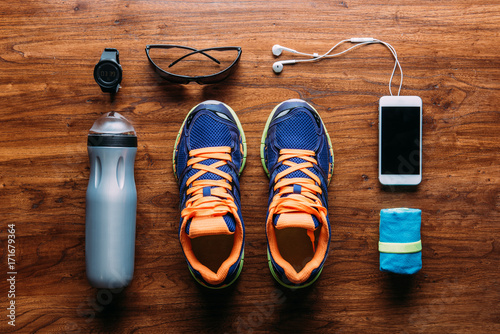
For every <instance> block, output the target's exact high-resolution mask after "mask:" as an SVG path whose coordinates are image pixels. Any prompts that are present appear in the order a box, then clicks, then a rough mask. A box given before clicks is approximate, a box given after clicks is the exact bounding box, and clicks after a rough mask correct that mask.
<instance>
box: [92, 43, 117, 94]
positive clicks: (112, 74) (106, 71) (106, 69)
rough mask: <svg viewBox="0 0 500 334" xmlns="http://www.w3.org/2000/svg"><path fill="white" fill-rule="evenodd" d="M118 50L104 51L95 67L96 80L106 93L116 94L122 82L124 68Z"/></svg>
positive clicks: (107, 49)
mask: <svg viewBox="0 0 500 334" xmlns="http://www.w3.org/2000/svg"><path fill="white" fill-rule="evenodd" d="M118 56H119V53H118V50H117V49H109V48H106V49H104V52H103V53H102V55H101V60H99V62H98V63H97V65H96V66H95V67H94V79H95V81H96V82H97V84H98V85H99V86H100V87H101V89H102V91H103V92H105V93H116V92H118V89H119V88H120V83H121V82H122V66H121V65H120V59H119V57H118Z"/></svg>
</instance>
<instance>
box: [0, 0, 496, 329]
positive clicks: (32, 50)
mask: <svg viewBox="0 0 500 334" xmlns="http://www.w3.org/2000/svg"><path fill="white" fill-rule="evenodd" d="M0 13H1V19H0V101H1V112H0V133H1V136H2V139H1V143H0V208H1V211H0V214H1V216H0V217H1V224H0V231H1V234H0V236H1V238H0V244H1V247H0V249H1V254H0V258H1V259H0V261H1V268H2V272H1V273H0V277H2V279H1V280H0V281H1V283H0V293H1V295H2V296H1V300H2V302H1V306H2V307H1V309H2V310H3V311H0V313H1V316H0V319H1V320H0V332H6V331H12V330H13V329H14V330H17V331H18V332H20V333H32V332H40V333H46V332H48V333H51V332H80V333H86V332H116V333H124V332H137V333H148V332H149V333H160V332H169V333H182V332H201V333H205V332H207V333H225V332H228V333H230V332H247V333H260V332H273V333H275V332H276V333H278V332H320V333H326V332H332V333H366V332H372V333H387V332H390V333H393V332H398V333H498V332H499V331H500V279H499V268H500V239H499V238H500V225H499V224H500V212H499V209H500V201H499V200H500V197H499V196H500V195H499V183H500V167H499V158H498V152H499V148H500V126H499V124H500V111H499V110H500V109H499V105H500V94H499V93H500V60H499V54H500V49H499V46H498V45H500V35H499V22H500V5H499V3H498V1H490V0H478V1H475V2H471V1H465V0H453V1H449V0H445V1H440V2H436V1H430V0H423V1H419V2H415V1H399V2H394V1H374V0H367V1H363V2H360V1H349V0H347V1H327V0H316V1H314V0H313V1H307V2H304V1H299V0H289V1H283V2H281V1H259V0H252V1H208V0H205V1H204V0H199V1H189V0H185V1H119V0H112V1H89V0H81V1H60V0H52V1H49V0H44V1H42V0H38V1H29V0H25V1H21V0H13V1H8V2H7V1H3V2H1V3H0ZM360 36H371V37H376V38H379V39H381V40H384V41H387V42H389V43H391V44H392V45H393V46H394V47H395V48H396V50H397V52H398V54H399V55H400V61H401V64H402V66H403V70H404V73H405V78H404V86H403V91H402V93H403V94H404V95H419V96H421V97H422V100H423V102H424V126H423V128H424V130H423V131H424V139H423V141H424V143H423V145H424V155H423V161H424V166H423V172H424V173H423V182H422V184H421V185H420V186H419V187H418V190H417V191H414V192H402V191H391V190H390V189H389V190H384V189H382V188H381V186H380V184H379V183H378V180H377V154H378V153H377V135H378V130H377V129H378V120H377V115H378V114H377V106H378V99H379V97H380V96H382V95H387V94H388V87H387V83H388V79H389V75H390V71H391V70H392V66H393V60H392V58H391V55H390V53H389V52H388V50H387V49H385V48H384V47H382V46H381V45H371V46H366V47H362V48H360V49H357V50H356V51H353V52H352V53H348V54H346V55H345V56H343V57H339V58H337V59H329V60H325V61H322V62H319V63H311V64H297V65H294V66H288V67H285V69H284V71H283V73H282V74H281V75H280V76H276V75H274V73H273V72H272V70H271V65H272V63H273V62H274V61H275V60H274V57H273V56H272V54H271V47H272V45H273V44H277V43H278V44H281V45H285V46H288V47H291V48H296V49H300V50H301V51H304V52H321V51H326V50H328V49H329V48H330V47H331V46H332V45H333V44H334V43H336V42H337V41H340V40H342V39H344V38H350V37H360ZM151 43H171V44H181V45H188V46H193V47H197V48H203V47H212V46H226V45H238V46H242V47H243V55H242V59H241V62H240V64H239V68H238V70H237V72H236V73H234V74H233V75H232V76H231V77H229V78H228V79H227V80H225V81H224V82H223V83H220V84H216V85H207V86H198V85H196V84H191V85H187V86H176V85H172V84H169V83H167V82H165V81H163V80H162V79H160V78H158V76H157V75H156V74H155V73H154V72H153V71H152V69H151V68H150V66H149V64H148V61H147V58H146V55H145V53H144V47H145V46H146V44H151ZM105 47H115V48H118V49H119V51H120V60H121V63H122V66H123V69H124V80H123V82H122V86H123V87H122V88H121V89H120V91H119V93H118V94H117V95H116V97H115V98H113V99H111V98H110V97H109V95H108V94H104V93H101V92H100V90H99V88H98V86H97V85H96V84H95V82H94V79H93V76H92V71H93V67H94V65H95V63H96V62H97V60H98V59H99V57H100V54H101V52H102V50H103V49H104V48H105ZM288 57H291V58H292V56H290V55H283V56H282V57H281V58H280V59H290V58H288ZM398 78H399V77H397V78H396V79H398ZM396 83H398V82H397V81H396ZM289 98H302V99H305V100H307V101H308V102H309V103H311V104H313V105H314V106H315V107H316V108H317V110H318V111H319V113H320V114H321V116H322V118H323V120H324V121H325V123H326V127H327V129H328V131H329V133H330V134H331V137H332V142H333V147H334V152H335V171H334V176H333V180H332V183H331V185H330V188H329V202H330V207H329V215H330V220H331V222H332V232H333V234H332V243H331V251H330V255H329V258H328V260H327V262H326V265H325V268H324V270H323V273H322V275H321V277H320V279H319V280H318V281H317V282H316V283H315V284H314V285H313V286H312V287H311V288H308V289H306V290H303V291H287V290H284V289H283V288H281V287H280V286H279V285H277V284H276V283H275V282H274V281H273V278H272V277H271V275H270V273H269V270H268V267H267V261H266V253H265V247H266V240H265V233H264V220H265V216H266V212H267V207H266V205H267V187H268V179H267V178H266V176H265V174H264V172H263V170H262V168H261V166H260V159H259V141H260V136H261V133H262V130H263V127H264V124H265V121H266V119H267V117H268V115H269V112H270V111H271V110H272V108H273V107H274V106H275V105H276V104H277V103H279V102H281V101H284V100H286V99H289ZM207 99H217V100H221V101H224V102H225V103H227V104H229V105H230V106H231V107H232V108H233V109H234V110H235V111H236V112H237V114H238V116H239V118H240V120H241V122H242V125H243V128H244V130H245V133H246V136H247V141H248V148H249V151H248V160H247V167H246V169H245V171H244V172H243V174H242V177H241V189H242V203H243V207H242V209H243V218H244V221H245V225H246V247H245V265H244V268H243V272H242V275H241V277H240V278H239V280H238V282H237V283H236V284H235V285H234V286H233V287H230V288H228V289H227V290H224V291H217V292H214V291H207V290H206V289H204V288H201V287H199V286H198V285H197V284H196V283H195V281H194V280H193V279H192V278H191V275H190V274H189V272H188V270H187V267H186V264H185V261H184V258H183V256H182V253H181V249H180V245H179V242H178V240H177V228H178V220H179V216H180V213H179V210H178V205H179V199H178V189H177V185H176V183H175V180H174V177H173V173H172V162H171V155H172V149H173V145H174V141H175V136H176V134H177V131H178V130H179V127H180V125H181V123H182V121H183V119H184V117H185V115H186V113H187V112H188V111H189V110H190V109H191V108H192V107H193V106H194V105H196V104H197V103H199V102H202V101H204V100H207ZM110 110H115V111H118V112H120V113H122V114H124V115H125V116H126V117H127V118H128V119H129V120H131V121H132V123H133V124H134V126H135V128H136V129H137V132H138V138H139V148H138V154H137V158H136V169H135V176H136V183H137V191H138V211H137V242H136V266H135V277H134V280H133V282H132V284H131V285H130V286H129V287H128V288H127V289H126V290H125V291H123V292H121V293H111V292H109V291H107V290H97V289H93V288H91V287H90V286H89V285H88V283H87V281H86V277H85V254H84V248H85V247H84V246H85V238H84V235H85V191H86V188H87V182H88V177H89V166H88V157H87V149H86V136H87V133H88V130H89V128H90V127H91V126H92V124H93V122H94V120H95V119H96V118H97V117H98V116H99V115H101V114H103V113H105V112H107V111H110ZM400 206H406V207H414V208H420V209H422V240H423V247H424V248H423V269H422V270H421V271H420V272H419V273H418V274H416V275H415V276H413V277H409V278H400V277H391V276H388V275H387V274H384V273H381V272H379V270H378V252H377V241H378V214H379V211H380V209H382V208H390V207H400ZM9 223H15V224H16V247H17V248H16V251H17V253H16V256H17V261H18V263H17V271H18V275H17V280H16V283H17V285H16V287H17V289H16V306H17V308H16V315H17V318H16V327H15V328H11V326H8V325H7V319H6V314H7V311H6V307H7V304H6V303H7V291H8V286H7V283H6V276H7V275H6V272H7V269H6V263H7V241H6V239H7V226H8V224H9Z"/></svg>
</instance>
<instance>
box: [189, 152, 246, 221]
mask: <svg viewBox="0 0 500 334" xmlns="http://www.w3.org/2000/svg"><path fill="white" fill-rule="evenodd" d="M230 153H231V148H230V147H226V146H223V147H208V148H200V149H196V150H191V151H189V156H190V159H189V160H188V163H187V165H188V166H192V168H194V169H198V170H199V171H198V172H197V173H196V174H194V175H193V176H191V177H190V178H189V179H188V180H187V181H186V187H188V189H187V191H186V194H187V195H192V197H191V198H190V199H189V200H188V201H187V202H186V207H185V208H184V210H182V212H181V217H182V218H183V219H185V220H186V219H190V218H192V217H194V216H212V217H213V216H224V215H226V214H227V213H232V214H233V216H234V217H235V218H236V217H238V207H237V206H236V203H234V198H233V197H232V195H231V194H229V192H228V190H231V189H232V186H231V182H232V180H233V178H232V177H231V175H229V174H228V173H226V172H223V171H221V170H219V169H217V168H218V167H221V166H223V165H225V164H226V163H227V161H232V159H231V154H230ZM208 159H216V160H219V161H217V162H214V163H213V164H211V165H203V164H201V163H200V162H202V161H205V160H208ZM205 173H213V174H216V175H219V176H220V177H221V178H222V180H197V179H198V178H199V177H201V176H202V175H204V174H205ZM190 185H191V187H189V186H190ZM206 187H208V188H210V195H209V196H204V194H203V189H204V188H206Z"/></svg>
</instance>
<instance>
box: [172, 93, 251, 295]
mask: <svg viewBox="0 0 500 334" xmlns="http://www.w3.org/2000/svg"><path fill="white" fill-rule="evenodd" d="M246 154H247V149H246V142H245V134H244V133H243V129H242V127H241V123H240V121H239V120H238V117H237V116H236V113H235V112H234V111H233V110H232V109H231V108H230V107H229V106H227V105H226V104H224V103H222V102H218V101H205V102H203V103H200V104H198V105H197V106H196V107H194V108H193V109H192V110H191V111H190V112H189V113H188V115H187V117H186V119H185V120H184V123H183V124H182V127H181V129H180V131H179V134H178V135H177V139H176V141H175V149H174V157H173V165H174V174H175V176H176V179H177V181H178V183H179V191H180V208H181V219H180V228H179V239H180V243H181V247H182V251H183V252H184V256H185V257H186V260H187V263H188V267H189V270H190V271H191V274H192V275H193V277H194V278H195V279H196V281H198V282H199V283H200V284H201V285H203V286H205V287H208V288H214V289H218V288H223V287H226V286H228V285H230V284H231V283H233V282H234V281H235V280H236V279H237V278H238V276H239V274H240V272H241V269H242V267H243V257H244V250H243V246H244V243H245V227H244V225H243V218H242V216H241V204H240V184H239V181H238V178H239V175H240V173H241V171H242V170H243V168H244V166H245V160H246Z"/></svg>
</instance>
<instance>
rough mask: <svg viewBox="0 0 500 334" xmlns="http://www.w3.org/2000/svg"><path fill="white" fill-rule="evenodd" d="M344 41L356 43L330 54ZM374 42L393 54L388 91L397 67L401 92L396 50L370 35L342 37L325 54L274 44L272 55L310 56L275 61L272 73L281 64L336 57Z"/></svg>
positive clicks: (275, 71) (390, 90) (279, 68)
mask: <svg viewBox="0 0 500 334" xmlns="http://www.w3.org/2000/svg"><path fill="white" fill-rule="evenodd" d="M346 42H350V43H356V44H355V45H354V46H351V47H350V48H347V49H346V50H344V51H342V52H338V53H335V54H330V53H331V52H332V51H333V50H335V48H337V47H338V46H339V45H341V44H343V43H346ZM375 43H378V44H382V45H384V46H386V47H387V48H388V49H389V50H390V51H391V53H392V55H393V56H394V60H395V62H394V68H393V70H392V74H391V78H390V79H389V92H390V94H391V96H392V89H391V84H392V79H393V78H394V74H395V72H396V68H398V67H399V73H400V74H401V80H400V82H399V90H398V95H399V94H400V93H401V87H402V85H403V69H402V68H401V64H400V63H399V60H398V55H397V53H396V50H395V49H394V47H393V46H392V45H390V44H389V43H387V42H383V41H381V40H379V39H375V38H371V37H361V38H350V39H344V40H342V41H340V42H338V43H337V44H335V45H334V46H333V47H332V48H331V49H330V50H328V52H326V53H325V54H322V55H318V54H317V53H312V54H310V53H304V52H299V51H297V50H294V49H290V48H287V47H284V46H281V45H278V44H276V45H274V46H273V48H272V52H273V55H274V56H276V57H278V56H280V55H281V53H282V52H283V51H288V52H292V53H295V54H299V55H302V56H307V57H312V58H310V59H295V60H281V61H277V62H275V63H274V64H273V71H274V73H276V74H279V73H281V72H282V71H283V65H287V64H295V63H301V62H313V61H319V60H321V59H323V58H333V57H338V56H340V55H342V54H344V53H346V52H348V51H351V50H352V49H354V48H357V47H360V46H362V45H367V44H375Z"/></svg>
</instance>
